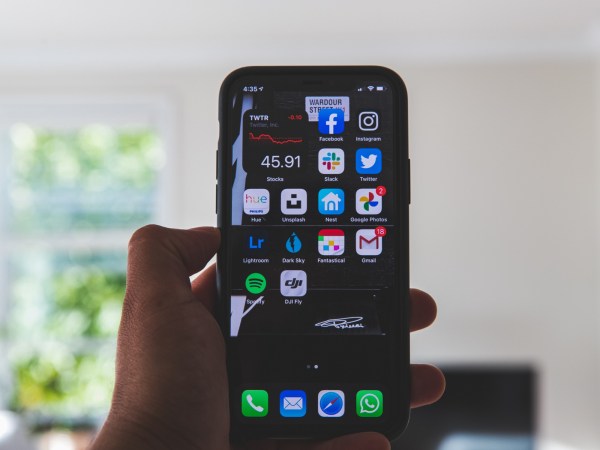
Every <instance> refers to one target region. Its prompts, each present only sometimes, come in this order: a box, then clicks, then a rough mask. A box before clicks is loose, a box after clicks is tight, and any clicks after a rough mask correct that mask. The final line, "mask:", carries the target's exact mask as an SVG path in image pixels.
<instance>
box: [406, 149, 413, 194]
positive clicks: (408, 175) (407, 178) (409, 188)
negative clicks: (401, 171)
mask: <svg viewBox="0 0 600 450" xmlns="http://www.w3.org/2000/svg"><path fill="white" fill-rule="evenodd" d="M406 172H407V173H406V182H407V183H408V204H409V205H410V202H411V200H412V198H411V196H412V192H411V187H410V186H411V184H412V183H411V180H410V158H408V168H407V170H406Z"/></svg>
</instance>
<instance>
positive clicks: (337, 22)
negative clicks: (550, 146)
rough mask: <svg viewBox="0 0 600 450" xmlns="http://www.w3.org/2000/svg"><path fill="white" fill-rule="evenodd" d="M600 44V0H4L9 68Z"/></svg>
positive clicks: (430, 56) (322, 58)
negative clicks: (210, 0)
mask: <svg viewBox="0 0 600 450" xmlns="http://www.w3.org/2000/svg"><path fill="white" fill-rule="evenodd" d="M598 54H600V0H453V1H451V0H405V1H402V0H398V1H385V0H347V1H326V0H296V1H295V2H291V1H289V0H256V1H250V0H230V1H228V0H221V1H213V2H205V1H201V0H169V1H166V0H53V1H49V0H0V67H2V66H10V65H16V66H19V65H24V66H27V65H36V64H41V65H44V64H45V65H53V64H55V65H62V64H74V65H77V64H82V65H90V64H92V65H93V64H105V63H107V62H113V63H117V64H126V65H127V64H129V65H136V64H137V65H143V64H151V63H157V62H160V63H162V64H167V65H182V64H183V65H201V64H206V63H223V64H230V63H231V62H236V63H237V62H244V63H245V62H250V63H251V62H257V63H273V62H274V61H275V62H277V61H279V62H281V63H286V64H287V63H294V62H299V63H305V62H309V61H313V62H315V63H324V62H334V63H338V62H347V61H348V60H349V59H350V60H359V61H360V62H371V61H375V60H381V59H382V58H383V59H390V58H396V59H398V58H399V59H409V60H413V59H421V60H440V59H449V58H455V59H456V58H498V57H515V56H516V57H519V56H521V57H522V56H527V57H530V56H536V55H539V56H543V57H548V56H550V57H565V56H573V55H575V56H581V55H584V56H589V55H598Z"/></svg>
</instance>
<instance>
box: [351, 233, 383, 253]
mask: <svg viewBox="0 0 600 450" xmlns="http://www.w3.org/2000/svg"><path fill="white" fill-rule="evenodd" d="M382 250H383V238H382V237H381V236H377V235H376V234H375V229H367V228H363V229H360V230H358V231H357V232H356V253H358V254H359V255H364V256H376V255H381V251H382Z"/></svg>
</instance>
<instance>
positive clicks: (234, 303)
mask: <svg viewBox="0 0 600 450" xmlns="http://www.w3.org/2000/svg"><path fill="white" fill-rule="evenodd" d="M275 72H277V71H276V70H275ZM399 90H400V89H399V87H398V84H397V83H396V80H395V79H390V78H389V75H386V73H378V72H377V71H368V70H365V73H361V71H360V69H355V70H353V71H352V73H345V72H344V71H341V70H338V71H332V73H329V72H328V71H327V70H313V71H311V70H310V69H308V70H307V71H306V72H301V73H294V71H293V70H288V71H286V72H285V73H273V72H269V71H268V70H265V71H264V72H263V73H261V71H260V69H256V70H255V72H252V73H247V74H246V75H241V76H237V77H235V79H233V80H232V81H231V82H230V83H229V84H228V85H227V89H226V90H225V91H224V92H222V102H223V104H222V109H225V111H223V112H222V114H221V127H222V128H221V144H220V152H221V154H220V159H219V161H220V164H221V168H220V180H219V183H220V191H219V204H220V208H219V209H220V216H219V219H220V226H221V227H222V229H223V233H224V236H225V239H224V244H223V248H222V250H221V253H220V255H219V285H220V294H221V299H222V303H223V305H224V307H223V312H224V314H223V317H224V321H223V328H224V331H225V334H226V336H227V344H228V350H229V361H228V364H229V375H230V384H231V408H232V419H233V420H234V422H237V423H239V424H241V425H242V427H243V426H244V425H246V426H250V427H254V429H259V428H260V427H263V426H268V425H269V424H278V425H281V426H283V428H281V429H283V430H285V429H286V427H288V428H289V430H288V431H289V433H291V434H303V433H302V429H303V427H306V426H310V427H311V429H312V430H317V432H323V433H325V434H327V431H328V430H334V429H336V428H337V429H338V430H340V431H341V430H342V429H343V428H346V427H347V428H348V429H350V428H351V427H353V429H356V427H357V426H359V427H360V426H364V427H365V428H368V429H378V428H381V429H383V428H384V427H385V424H386V423H388V422H390V421H392V419H393V417H394V416H398V411H395V408H396V407H398V405H397V403H398V398H399V395H400V394H399V392H400V391H403V389H402V388H398V384H405V385H406V386H407V385H408V383H407V380H400V379H393V377H398V376H405V375H406V374H404V373H402V374H401V375H399V372H398V370H399V369H398V367H399V366H402V360H403V359H406V357H407V353H406V355H404V354H403V350H402V348H405V347H407V342H401V340H402V339H404V337H405V336H406V335H407V330H402V329H401V328H402V327H404V325H403V324H405V322H406V317H404V315H405V311H404V309H403V304H404V301H405V295H406V292H407V286H406V284H407V283H406V279H407V275H408V267H407V242H406V241H407V237H408V232H407V229H406V226H407V206H408V200H407V193H408V189H407V186H408V180H407V170H406V169H407V162H408V160H407V151H406V145H405V143H406V135H405V133H406V128H405V126H403V125H402V124H403V123H405V121H406V117H405V96H404V97H403V96H402V95H401V94H402V93H403V91H402V92H399ZM403 133H404V134H403ZM406 339H407V338H406ZM394 351H396V352H397V355H394V354H393V352H394ZM234 425H235V424H234ZM257 427H258V428H257ZM289 433H287V432H284V433H283V434H289Z"/></svg>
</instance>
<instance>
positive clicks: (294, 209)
mask: <svg viewBox="0 0 600 450" xmlns="http://www.w3.org/2000/svg"><path fill="white" fill-rule="evenodd" d="M306 203H307V202H306V191H305V190H304V189H284V190H283V191H281V212H282V213H283V214H286V215H296V216H297V215H300V214H305V213H306Z"/></svg>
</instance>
